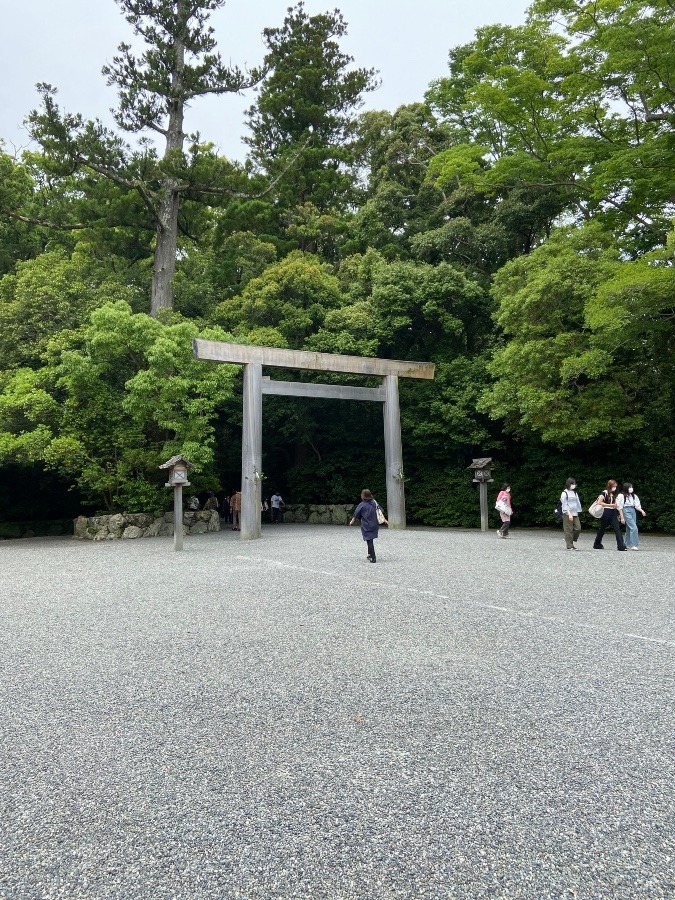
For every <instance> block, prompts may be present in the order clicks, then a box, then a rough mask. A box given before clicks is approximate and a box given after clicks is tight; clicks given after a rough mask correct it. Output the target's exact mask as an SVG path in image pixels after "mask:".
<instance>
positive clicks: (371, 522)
mask: <svg viewBox="0 0 675 900" xmlns="http://www.w3.org/2000/svg"><path fill="white" fill-rule="evenodd" d="M357 522H359V523H360V524H361V536H362V537H363V540H364V541H365V542H366V545H367V546H368V556H366V559H367V560H368V562H371V563H374V562H377V558H376V556H375V544H374V543H373V541H374V540H375V539H376V538H377V535H378V533H379V527H380V526H379V523H378V521H377V503H376V502H375V500H374V498H373V495H372V494H371V493H370V491H369V490H368V488H364V489H363V490H362V491H361V502H360V503H359V505H358V506H357V507H356V509H355V510H354V514H353V515H352V518H351V521H350V523H349V524H350V525H356V523H357Z"/></svg>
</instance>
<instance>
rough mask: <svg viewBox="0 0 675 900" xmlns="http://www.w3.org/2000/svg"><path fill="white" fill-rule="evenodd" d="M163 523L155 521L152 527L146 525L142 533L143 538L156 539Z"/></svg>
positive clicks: (159, 520)
mask: <svg viewBox="0 0 675 900" xmlns="http://www.w3.org/2000/svg"><path fill="white" fill-rule="evenodd" d="M163 522H164V519H161V518H160V519H155V521H154V522H153V523H152V525H148V527H147V528H146V529H145V530H144V531H143V537H157V535H158V534H159V531H160V529H161V527H162V523H163Z"/></svg>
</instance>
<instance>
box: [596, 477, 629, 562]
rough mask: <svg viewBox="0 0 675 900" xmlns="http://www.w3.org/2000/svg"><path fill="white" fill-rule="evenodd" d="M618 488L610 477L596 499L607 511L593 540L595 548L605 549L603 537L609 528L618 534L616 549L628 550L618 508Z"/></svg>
mask: <svg viewBox="0 0 675 900" xmlns="http://www.w3.org/2000/svg"><path fill="white" fill-rule="evenodd" d="M616 489H617V483H616V481H614V479H613V478H610V479H609V481H608V482H607V487H606V488H605V490H604V491H603V492H602V493H601V494H600V496H599V497H598V499H597V500H596V501H595V502H596V503H599V504H600V505H601V506H604V508H605V511H604V512H603V514H602V518H601V519H600V528H598V533H597V534H596V536H595V541H594V542H593V549H594V550H604V549H605V548H604V547H603V546H602V539H603V537H604V535H605V531H606V530H607V529H608V528H613V529H614V535H615V536H616V549H617V550H626V545H625V543H624V540H623V535H622V534H621V525H620V524H619V511H618V509H617V508H616Z"/></svg>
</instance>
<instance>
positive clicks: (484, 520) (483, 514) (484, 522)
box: [478, 481, 488, 531]
mask: <svg viewBox="0 0 675 900" xmlns="http://www.w3.org/2000/svg"><path fill="white" fill-rule="evenodd" d="M478 488H479V493H480V530H481V531H487V530H488V495H487V481H481V483H480V484H479V485H478Z"/></svg>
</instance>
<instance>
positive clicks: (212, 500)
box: [204, 491, 218, 510]
mask: <svg viewBox="0 0 675 900" xmlns="http://www.w3.org/2000/svg"><path fill="white" fill-rule="evenodd" d="M204 509H205V510H212V509H215V510H217V509H218V498H217V497H216V494H215V492H214V491H209V492H208V499H207V501H206V503H205V504H204Z"/></svg>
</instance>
